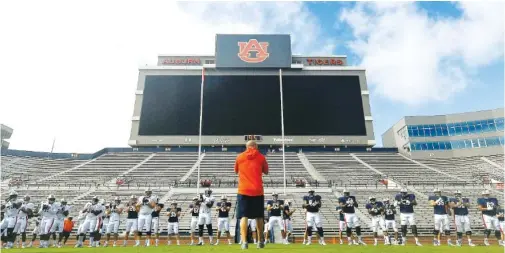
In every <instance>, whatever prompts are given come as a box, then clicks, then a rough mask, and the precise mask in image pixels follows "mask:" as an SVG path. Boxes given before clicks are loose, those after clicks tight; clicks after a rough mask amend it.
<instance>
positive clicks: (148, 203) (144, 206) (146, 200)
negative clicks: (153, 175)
mask: <svg viewBox="0 0 505 253" xmlns="http://www.w3.org/2000/svg"><path fill="white" fill-rule="evenodd" d="M144 193H145V195H144V196H142V197H140V198H139V199H138V201H137V207H139V208H140V209H139V218H138V228H137V235H138V240H137V243H136V244H135V246H134V247H138V246H140V240H142V230H144V228H145V231H146V241H145V244H144V245H145V246H146V247H149V246H150V245H151V225H152V220H153V217H152V216H151V214H152V213H153V210H154V207H155V206H156V197H154V196H152V193H153V192H152V191H151V189H150V188H147V189H146V190H145V191H144Z"/></svg>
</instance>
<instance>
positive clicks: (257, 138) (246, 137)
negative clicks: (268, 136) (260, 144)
mask: <svg viewBox="0 0 505 253" xmlns="http://www.w3.org/2000/svg"><path fill="white" fill-rule="evenodd" d="M244 140H245V141H262V140H263V136H261V135H244Z"/></svg>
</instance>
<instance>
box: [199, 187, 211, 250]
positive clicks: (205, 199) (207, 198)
mask: <svg viewBox="0 0 505 253" xmlns="http://www.w3.org/2000/svg"><path fill="white" fill-rule="evenodd" d="M200 203H201V205H200V213H199V214H198V241H199V242H198V245H203V227H204V225H205V226H207V232H208V234H209V242H210V244H212V219H211V212H212V206H213V205H214V197H212V190H211V189H210V188H207V189H206V190H205V195H200Z"/></svg>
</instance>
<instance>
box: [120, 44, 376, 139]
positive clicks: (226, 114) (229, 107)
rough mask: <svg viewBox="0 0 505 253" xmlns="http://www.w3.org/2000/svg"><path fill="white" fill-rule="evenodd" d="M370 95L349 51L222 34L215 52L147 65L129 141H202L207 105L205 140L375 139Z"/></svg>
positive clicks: (163, 58) (168, 58)
mask: <svg viewBox="0 0 505 253" xmlns="http://www.w3.org/2000/svg"><path fill="white" fill-rule="evenodd" d="M281 81H282V101H283V103H282V107H281V89H280V87H281V86H280V85H281ZM202 84H203V103H202V107H200V105H201V103H200V101H201V95H202V94H201V90H202V89H201V88H202ZM368 95H369V93H368V88H367V84H366V77H365V70H364V69H363V68H357V67H352V66H347V59H346V57H345V56H299V55H292V54H291V39H290V36H289V35H220V34H218V35H217V36H216V52H215V55H212V56H204V55H202V56H186V55H160V56H159V57H158V64H157V65H156V66H146V67H141V68H140V69H139V79H138V85H137V91H136V99H135V105H134V112H133V118H132V128H131V135H130V140H129V145H131V146H133V147H141V146H144V147H145V146H167V147H168V146H181V145H182V146H195V145H198V140H199V138H198V137H199V131H200V108H202V109H203V110H202V128H201V133H202V138H201V140H202V145H223V146H225V145H243V144H244V143H245V142H246V141H249V140H256V141H258V142H260V144H262V145H281V144H282V143H283V142H284V143H285V144H286V145H292V146H307V145H309V146H310V145H314V146H323V145H329V146H373V145H375V142H374V133H373V125H372V117H371V111H370V104H369V97H368ZM281 108H282V112H281ZM282 118H283V119H284V120H283V121H282ZM282 123H283V126H282ZM282 127H284V138H282Z"/></svg>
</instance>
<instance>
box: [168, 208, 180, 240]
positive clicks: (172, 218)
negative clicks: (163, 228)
mask: <svg viewBox="0 0 505 253" xmlns="http://www.w3.org/2000/svg"><path fill="white" fill-rule="evenodd" d="M167 216H168V229H167V235H168V239H167V245H170V244H171V243H172V242H171V240H170V235H172V234H173V235H175V240H176V242H177V245H181V243H180V241H179V216H181V208H178V207H177V203H175V202H173V203H172V204H171V205H170V207H169V208H167Z"/></svg>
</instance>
